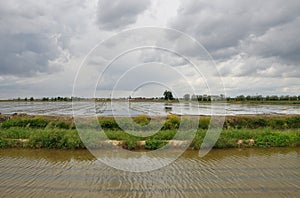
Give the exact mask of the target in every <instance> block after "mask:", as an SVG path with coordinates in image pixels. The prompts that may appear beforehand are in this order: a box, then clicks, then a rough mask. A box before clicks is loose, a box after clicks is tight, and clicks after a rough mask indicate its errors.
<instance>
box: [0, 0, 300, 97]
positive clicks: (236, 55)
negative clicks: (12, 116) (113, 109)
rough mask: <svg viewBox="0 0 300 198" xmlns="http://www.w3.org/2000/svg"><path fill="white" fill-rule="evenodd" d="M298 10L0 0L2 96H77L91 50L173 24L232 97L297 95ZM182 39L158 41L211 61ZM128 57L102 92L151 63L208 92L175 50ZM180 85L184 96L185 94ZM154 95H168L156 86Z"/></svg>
mask: <svg viewBox="0 0 300 198" xmlns="http://www.w3.org/2000/svg"><path fill="white" fill-rule="evenodd" d="M299 10H300V2H299V1H297V0H290V1H283V0H272V1H271V0H267V1H258V0H254V1H253V0H252V1H250V0H245V1H238V0H228V1H221V0H212V1H204V0H186V1H179V0H174V1H172V0H168V1H159V0H145V1H140V0H116V1H108V0H99V1H98V0H94V1H89V0H73V1H70V0H52V1H33V0H24V1H21V0H11V1H1V2H0V46H1V47H0V99H4V98H12V97H29V96H35V97H42V96H57V95H62V96H71V94H72V86H73V81H74V78H75V75H76V72H77V69H78V68H79V66H80V64H81V62H82V61H83V60H84V57H85V56H86V54H87V53H88V52H89V50H90V49H92V48H93V47H94V46H95V44H97V43H99V42H101V41H103V40H105V39H107V38H109V37H110V36H112V35H114V34H116V33H118V32H120V31H122V30H124V29H126V28H136V27H141V26H160V27H167V28H173V29H176V30H179V31H182V32H183V33H185V34H188V35H190V36H191V37H194V38H195V39H196V40H197V41H198V42H199V43H201V44H202V45H203V47H204V48H205V49H206V50H207V51H208V52H209V53H210V54H211V55H212V58H213V59H214V61H215V63H216V66H217V68H218V69H219V74H220V75H221V76H222V78H223V81H224V86H225V89H226V92H227V94H228V95H232V96H234V95H239V94H257V93H258V94H262V95H270V94H276V95H282V94H289V95H299V94H300V37H299V35H300V28H299V27H300V13H299ZM145 35H146V34H145ZM138 36H139V35H137V37H138ZM151 36H152V37H154V36H155V35H151ZM179 41H180V38H175V37H174V35H172V34H170V35H168V36H167V37H166V38H164V39H162V38H161V37H160V35H157V42H156V44H155V45H158V46H159V45H160V44H164V45H171V44H173V49H175V50H176V51H178V52H179V53H181V54H182V53H183V54H187V56H188V58H189V59H191V60H193V61H194V62H195V63H197V64H202V62H201V61H206V60H204V59H203V58H204V57H202V55H201V54H199V53H198V51H196V50H195V49H194V48H193V47H190V46H185V42H179ZM128 42H134V41H130V40H128ZM176 42H177V43H176ZM120 43H122V45H124V46H120V45H119V44H120ZM151 44H153V43H151ZM126 45H127V44H126V38H119V40H117V39H116V40H115V42H112V43H106V46H104V47H106V48H107V49H109V50H107V51H105V49H102V51H101V52H103V53H105V52H107V53H109V52H110V51H112V50H111V49H113V48H115V49H118V50H121V49H127V48H126ZM128 46H130V45H129V44H128ZM114 55H115V54H104V55H103V57H102V58H103V60H101V57H100V58H99V57H95V58H94V59H90V60H91V61H94V63H93V64H94V65H95V67H97V65H99V64H100V65H101V61H104V62H106V61H108V60H107V59H108V58H112V57H114ZM120 60H122V61H120ZM120 60H119V61H118V62H116V64H118V67H117V66H116V67H115V69H112V70H110V71H109V72H110V73H107V75H106V78H105V86H104V84H103V86H102V87H103V88H104V87H105V90H106V91H107V90H108V89H111V88H112V87H113V85H114V83H115V82H116V79H115V78H114V76H116V75H119V76H120V75H121V73H122V71H123V70H124V69H125V68H128V67H133V66H136V65H137V64H142V63H151V62H162V63H164V64H169V65H171V66H173V67H174V68H181V72H182V73H185V75H187V76H189V78H188V81H189V83H192V84H193V86H194V87H195V89H196V90H197V91H199V94H200V93H201V90H202V91H203V89H204V88H203V87H205V85H203V80H202V79H200V80H199V79H197V76H195V75H194V73H193V70H191V69H188V67H187V63H186V61H184V59H183V58H182V57H180V56H177V55H174V54H172V53H171V54H170V53H165V52H164V53H162V52H161V51H159V50H152V51H151V50H149V49H147V50H139V51H138V53H137V51H136V52H132V53H128V55H127V56H124V58H123V59H120ZM207 63H208V62H206V63H205V64H203V65H205V66H203V68H202V69H203V70H209V65H207ZM122 65H124V67H123V68H122ZM125 65H126V66H125ZM154 68H156V70H155V69H154ZM145 71H146V70H145ZM162 72H166V73H162ZM150 73H151V72H150V71H148V72H144V73H142V74H140V75H138V77H137V81H139V80H140V79H148V78H149V75H150ZM152 73H154V74H153V75H155V73H157V75H155V77H156V78H155V79H156V80H158V79H157V78H159V77H161V79H162V81H163V79H164V80H165V79H167V78H166V75H167V73H168V72H167V70H164V69H162V70H161V71H159V69H158V67H155V66H153V71H152ZM210 75H211V76H210V77H207V76H206V77H207V78H211V79H213V78H215V77H217V74H216V72H212V73H211V74H210ZM85 77H86V80H84V79H81V80H82V81H89V77H88V74H87V75H86V76H85ZM132 78H133V77H130V80H128V87H126V86H127V83H126V81H124V82H123V83H122V88H123V89H124V90H125V92H126V90H128V89H130V88H131V84H134V81H132ZM178 83H179V84H180V83H182V79H175V80H174V79H173V78H170V84H171V85H172V86H174V87H176V86H177V87H180V86H178ZM88 84H89V83H88ZM90 84H95V83H94V82H92V83H90ZM183 87H184V86H183ZM100 88H101V85H100V86H99V89H100ZM182 89H183V90H182V92H180V94H183V93H184V91H186V90H184V89H185V88H182ZM124 90H120V91H124ZM203 92H204V91H203ZM122 93H124V92H122ZM147 93H148V94H146V93H145V95H149V90H148V91H147ZM126 94H127V92H126ZM140 94H142V92H140ZM151 94H153V95H154V96H159V95H161V93H160V92H159V90H157V89H154V88H153V93H151ZM142 95H143V94H142ZM99 97H101V96H99Z"/></svg>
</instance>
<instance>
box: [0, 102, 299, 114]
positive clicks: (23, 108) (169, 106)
mask: <svg viewBox="0 0 300 198" xmlns="http://www.w3.org/2000/svg"><path fill="white" fill-rule="evenodd" d="M212 109H213V111H212ZM73 111H74V113H75V114H76V115H95V114H97V115H99V116H135V115H139V114H148V115H152V116H162V115H166V114H170V113H172V114H178V115H212V114H213V115H245V114H300V106H299V105H248V104H241V105H240V104H226V106H223V105H220V104H215V105H214V106H213V107H212V106H211V105H210V104H197V103H189V102H186V103H163V102H131V103H128V102H113V103H110V102H97V103H93V102H76V103H74V104H73V107H72V103H71V102H0V113H2V114H12V113H26V114H37V115H72V114H73Z"/></svg>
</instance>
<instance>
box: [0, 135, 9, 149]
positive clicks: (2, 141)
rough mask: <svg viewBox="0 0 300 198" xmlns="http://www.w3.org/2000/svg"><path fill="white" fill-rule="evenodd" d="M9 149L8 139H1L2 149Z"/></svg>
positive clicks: (0, 146)
mask: <svg viewBox="0 0 300 198" xmlns="http://www.w3.org/2000/svg"><path fill="white" fill-rule="evenodd" d="M6 147H8V142H7V140H6V139H4V138H2V137H0V148H6Z"/></svg>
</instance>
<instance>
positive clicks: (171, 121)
mask: <svg viewBox="0 0 300 198" xmlns="http://www.w3.org/2000/svg"><path fill="white" fill-rule="evenodd" d="M180 121H181V119H180V117H179V116H176V115H170V116H168V117H167V120H166V121H165V123H164V126H163V127H162V129H163V130H168V129H178V128H179V125H180Z"/></svg>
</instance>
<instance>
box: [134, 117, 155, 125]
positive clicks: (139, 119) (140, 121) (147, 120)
mask: <svg viewBox="0 0 300 198" xmlns="http://www.w3.org/2000/svg"><path fill="white" fill-rule="evenodd" d="M133 121H134V122H135V123H137V124H139V125H140V126H146V125H148V124H149V123H150V121H151V118H150V117H149V116H147V115H139V116H136V117H133Z"/></svg>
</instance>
